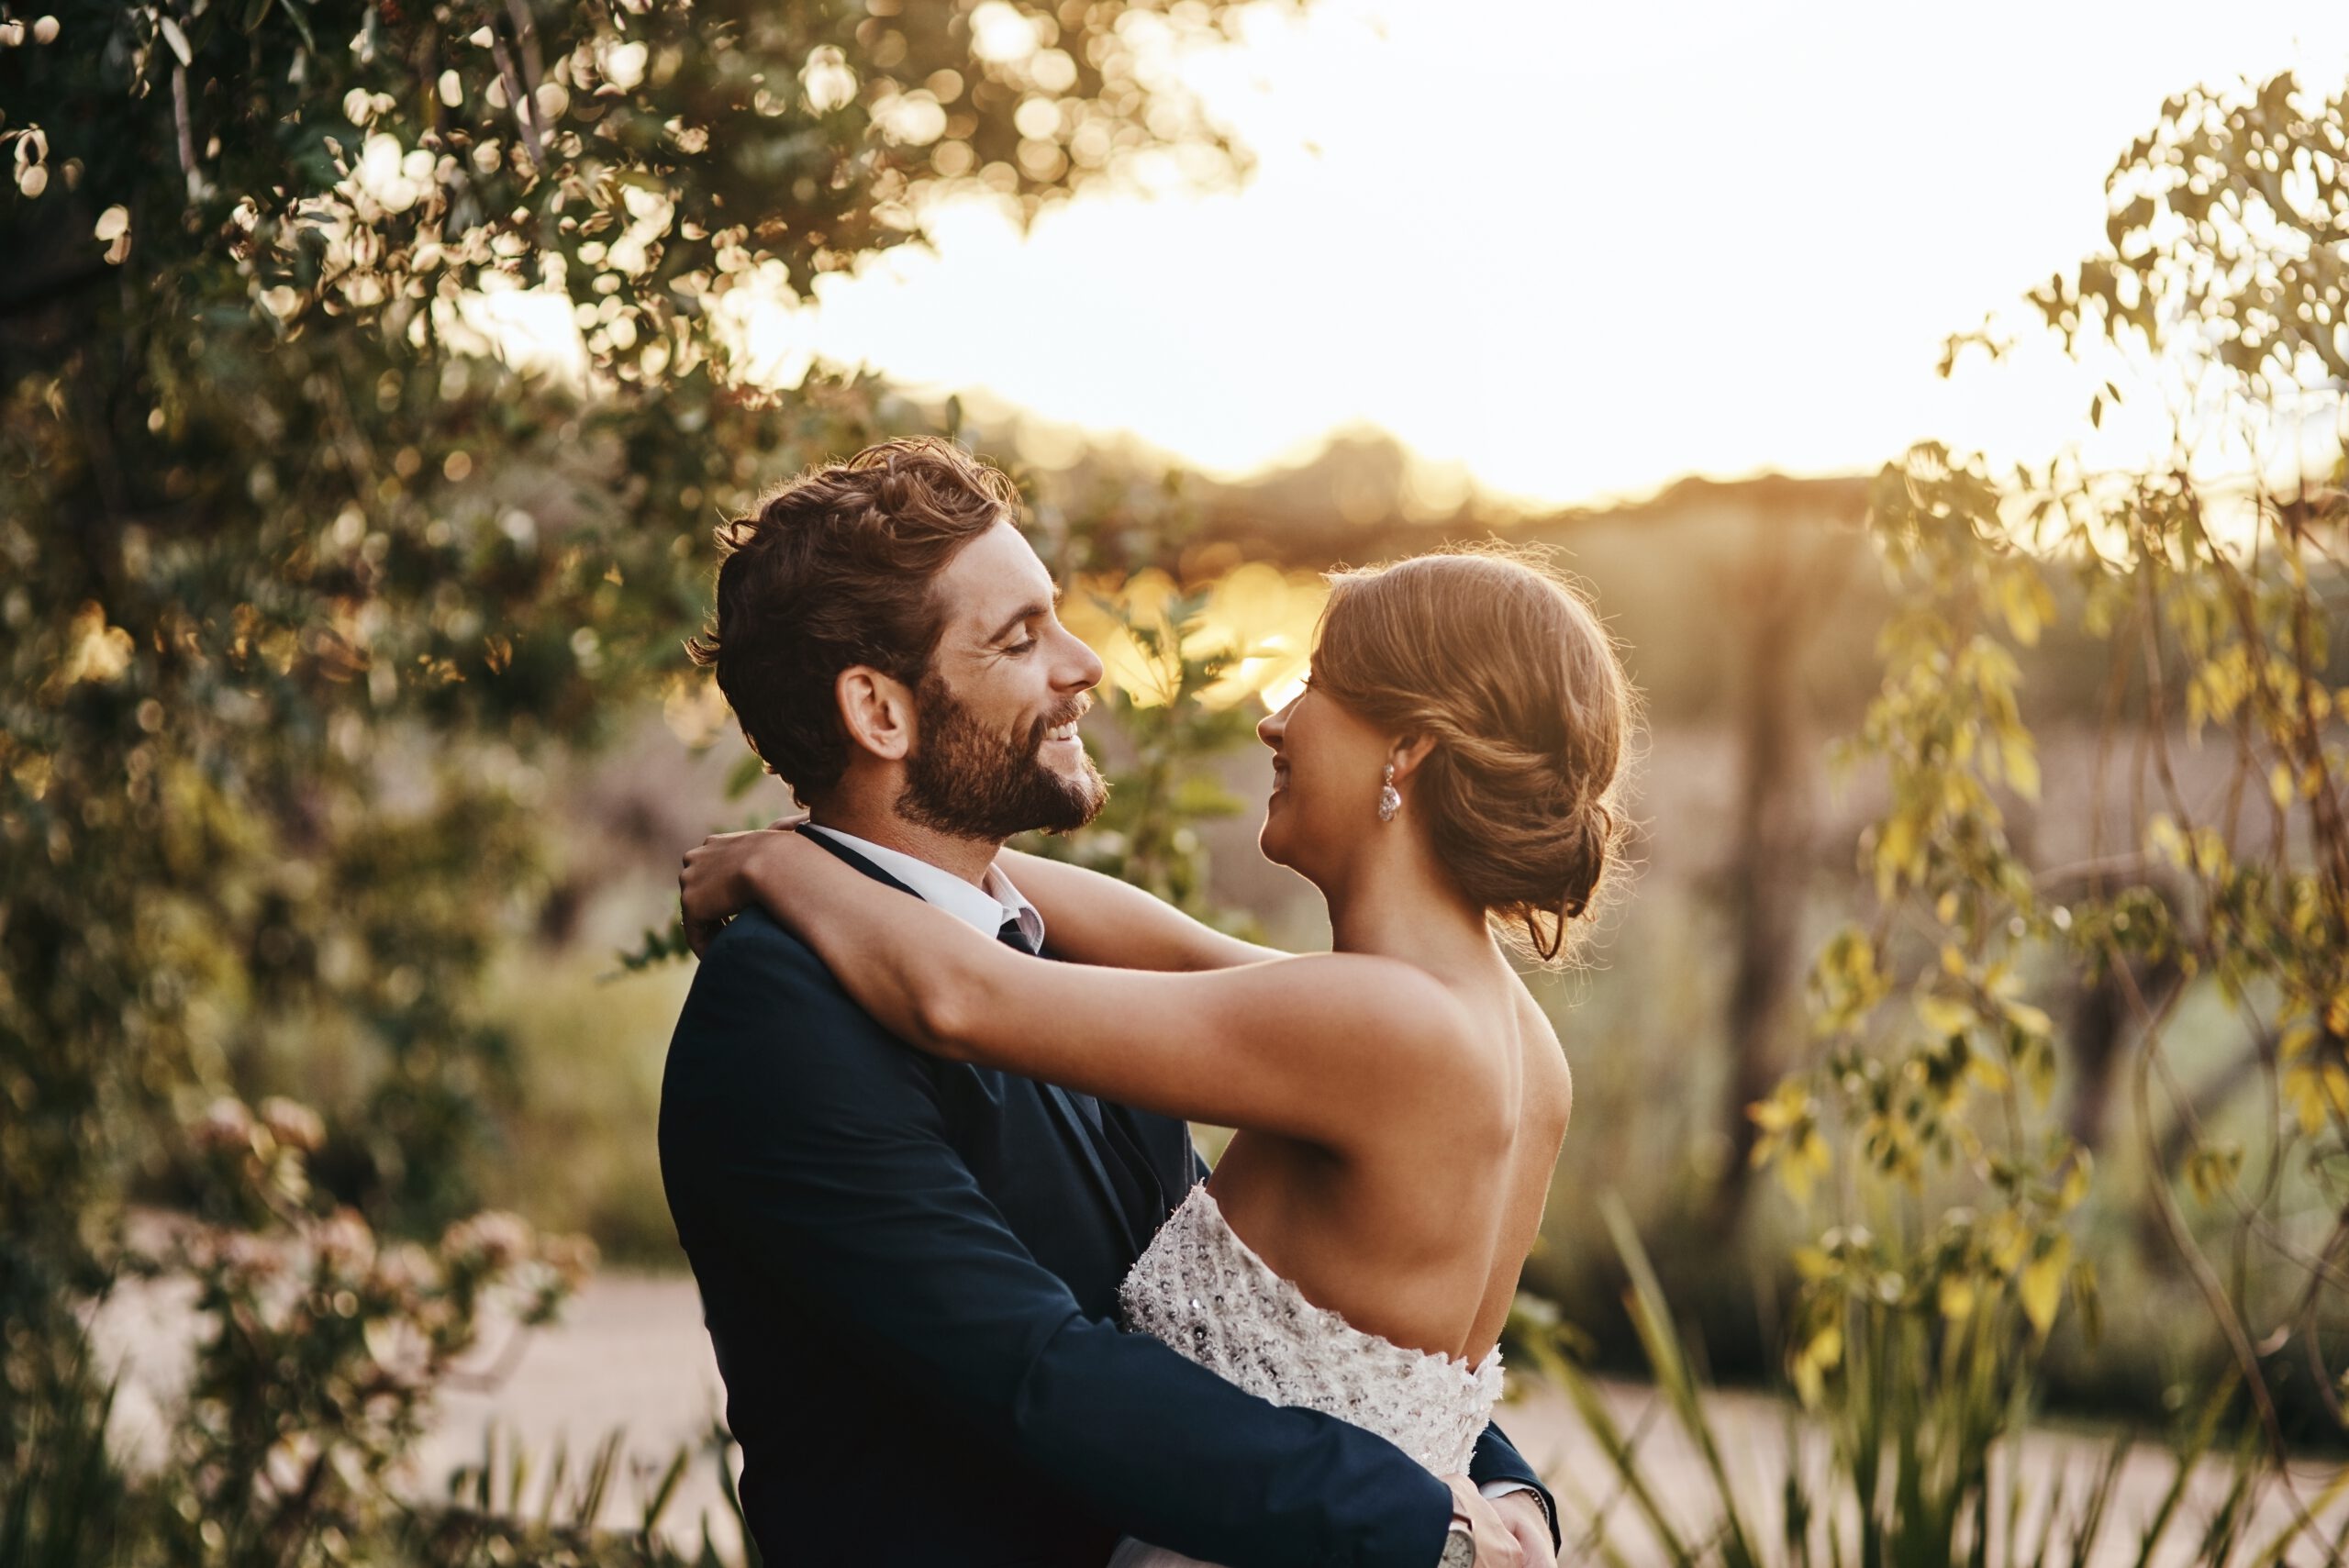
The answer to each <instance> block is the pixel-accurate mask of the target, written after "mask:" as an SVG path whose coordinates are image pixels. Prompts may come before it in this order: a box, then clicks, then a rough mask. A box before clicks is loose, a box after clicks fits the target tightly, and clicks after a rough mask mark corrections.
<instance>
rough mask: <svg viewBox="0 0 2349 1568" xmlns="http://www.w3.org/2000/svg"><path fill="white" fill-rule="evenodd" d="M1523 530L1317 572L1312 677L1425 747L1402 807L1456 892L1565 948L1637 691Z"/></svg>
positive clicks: (1552, 951)
mask: <svg viewBox="0 0 2349 1568" xmlns="http://www.w3.org/2000/svg"><path fill="white" fill-rule="evenodd" d="M1549 556H1550V552H1549V551H1548V550H1542V549H1538V548H1534V547H1527V546H1515V547H1512V546H1506V545H1499V544H1475V545H1458V546H1451V547H1447V548H1445V549H1443V550H1438V551H1436V552H1434V553H1431V554H1427V555H1415V556H1410V557H1408V558H1406V559H1404V560H1401V561H1396V562H1388V563H1386V565H1383V566H1370V567H1362V568H1354V569H1347V570H1341V571H1336V572H1330V573H1325V574H1324V575H1325V576H1326V577H1327V578H1328V580H1329V583H1330V602H1329V604H1328V606H1326V607H1325V608H1324V609H1323V611H1322V616H1321V625H1320V629H1319V638H1318V640H1317V643H1316V646H1315V649H1314V653H1313V684H1314V688H1315V689H1316V690H1317V691H1319V692H1322V693H1325V694H1327V695H1330V696H1331V697H1334V698H1335V699H1336V700H1337V701H1339V702H1340V703H1341V704H1343V705H1344V706H1346V707H1347V708H1348V709H1349V710H1351V711H1352V712H1353V713H1355V714H1356V715H1358V716H1360V717H1363V718H1365V719H1367V720H1369V721H1370V722H1371V723H1373V724H1375V725H1378V726H1379V727H1380V728H1387V729H1393V730H1395V731H1397V733H1400V734H1404V735H1425V736H1428V737H1430V738H1431V739H1432V740H1434V742H1435V745H1434V748H1433V749H1432V750H1431V751H1430V752H1429V753H1428V755H1427V757H1426V759H1425V760H1424V761H1423V762H1420V764H1419V768H1418V770H1417V771H1416V773H1414V774H1413V776H1412V780H1411V786H1410V789H1411V793H1410V800H1411V805H1410V809H1411V810H1412V811H1413V812H1414V813H1416V814H1418V815H1419V816H1421V817H1424V818H1425V819H1426V820H1427V822H1428V824H1429V826H1430V828H1431V831H1432V833H1433V835H1434V842H1435V850H1436V853H1437V855H1438V856H1439V858H1440V859H1441V860H1442V862H1443V864H1444V866H1445V867H1446V868H1447V869H1448V870H1449V871H1450V873H1452V875H1453V878H1454V880H1455V881H1456V882H1457V883H1458V884H1459V886H1460V888H1461V890H1462V891H1463V892H1464V894H1466V895H1468V896H1469V897H1470V898H1472V899H1474V900H1475V901H1476V902H1477V903H1478V904H1480V905H1482V906H1484V908H1485V910H1486V914H1487V915H1488V916H1489V917H1491V918H1492V919H1493V920H1494V921H1495V922H1496V923H1497V925H1499V926H1501V927H1502V928H1503V929H1505V930H1506V932H1507V934H1508V936H1509V938H1510V939H1511V940H1513V941H1515V942H1516V944H1517V945H1518V946H1520V948H1521V949H1523V950H1524V951H1527V952H1529V953H1530V954H1531V956H1532V957H1534V958H1535V959H1538V960H1539V961H1540V962H1542V963H1543V964H1545V965H1549V966H1553V967H1556V966H1559V965H1561V964H1563V963H1564V961H1565V957H1566V955H1567V953H1568V928H1569V927H1570V926H1572V925H1573V924H1574V922H1575V920H1576V919H1577V918H1578V917H1583V916H1585V915H1586V914H1588V913H1589V912H1590V911H1591V910H1592V909H1593V907H1594V906H1595V905H1596V904H1597V903H1598V901H1599V899H1600V896H1601V895H1602V892H1603V891H1604V890H1605V889H1607V888H1608V887H1610V886H1611V885H1612V884H1614V883H1615V882H1616V881H1617V880H1619V879H1618V878H1617V877H1615V876H1614V875H1611V874H1610V873H1611V871H1612V870H1613V869H1614V868H1618V867H1620V865H1621V863H1622V861H1621V851H1622V847H1623V841H1624V839H1625V837H1626V836H1627V834H1628V832H1629V830H1630V828H1631V820H1630V817H1628V816H1627V815H1626V813H1625V810H1624V808H1623V805H1622V792H1623V788H1624V785H1625V784H1626V783H1627V779H1626V776H1625V775H1626V772H1627V770H1626V769H1625V767H1624V762H1625V759H1626V755H1627V753H1628V752H1629V751H1630V748H1631V739H1632V735H1633V730H1634V724H1635V721H1636V718H1637V708H1638V700H1639V699H1638V694H1637V692H1636V691H1635V690H1634V689H1633V687H1632V685H1631V680H1630V678H1629V677H1628V676H1627V675H1626V674H1625V673H1624V670H1623V664H1622V661H1621V659H1620V656H1619V655H1618V653H1617V651H1616V646H1615V641H1614V639H1613V637H1612V636H1611V635H1610V634H1609V632H1608V630H1607V628H1605V626H1603V625H1602V624H1601V623H1600V621H1599V618H1598V611H1597V609H1596V608H1595V607H1594V606H1593V605H1592V603H1591V601H1590V598H1589V596H1588V595H1586V593H1585V592H1583V591H1582V590H1581V589H1580V588H1579V587H1577V586H1576V585H1575V584H1574V583H1573V582H1571V581H1570V580H1569V579H1568V578H1567V577H1566V576H1565V575H1564V573H1560V572H1559V571H1558V570H1557V569H1556V568H1555V567H1554V566H1553V565H1552V564H1551V562H1550V559H1549Z"/></svg>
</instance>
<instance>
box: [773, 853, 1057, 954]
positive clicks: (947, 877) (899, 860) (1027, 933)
mask: <svg viewBox="0 0 2349 1568" xmlns="http://www.w3.org/2000/svg"><path fill="white" fill-rule="evenodd" d="M802 831H812V832H817V833H821V834H823V835H824V836H825V837H826V838H828V839H830V840H832V841H833V842H834V843H838V844H845V845H847V846H848V847H849V848H850V849H852V850H854V851H856V852H857V853H858V854H860V855H863V857H864V858H865V859H866V860H869V861H871V862H873V863H874V865H877V866H879V867H880V868H881V869H882V870H883V871H885V872H887V873H889V874H890V875H891V876H894V877H896V879H897V880H898V881H899V882H902V883H904V884H906V885H907V887H910V888H912V889H913V890H914V892H915V893H916V894H918V895H920V898H921V900H922V902H923V903H925V904H935V905H937V906H939V907H940V908H941V909H943V910H945V911H946V912H947V913H948V914H949V915H952V916H953V917H955V918H956V919H958V920H961V921H963V923H964V924H965V925H968V926H971V927H974V928H975V929H979V930H982V931H985V933H986V934H987V935H988V936H991V937H992V936H995V935H996V934H997V933H999V932H1000V931H1001V930H1002V929H1003V923H1004V922H1005V921H1006V920H1017V921H1019V934H1020V935H1021V936H1024V937H1026V938H1027V939H1028V941H1029V945H1030V946H1031V947H1033V948H1035V949H1036V950H1037V951H1040V952H1041V951H1043V946H1044V917H1043V916H1041V915H1040V914H1038V913H1037V912H1036V906H1034V905H1033V904H1030V903H1029V902H1028V900H1027V898H1026V897H1025V896H1024V895H1022V894H1021V893H1020V891H1019V889H1018V888H1016V887H1014V886H1012V885H1011V879H1010V878H1009V877H1008V876H1006V875H1004V874H1003V868H1002V867H1000V866H998V865H996V863H995V862H992V861H990V862H987V874H986V882H985V886H977V885H974V884H971V883H967V882H965V881H963V879H962V878H961V877H959V876H956V875H955V874H954V873H952V872H951V871H941V870H940V869H939V868H938V867H936V866H934V865H932V864H930V862H928V861H925V860H918V859H917V858H915V857H914V856H912V855H909V854H907V853H906V852H905V851H903V850H893V849H891V848H889V847H888V846H887V845H886V844H876V843H874V842H873V840H870V839H860V838H858V837H857V836H856V835H855V834H853V833H843V832H841V830H840V829H839V828H826V827H822V826H820V825H819V824H817V823H814V822H809V823H807V824H805V825H804V827H803V828H802Z"/></svg>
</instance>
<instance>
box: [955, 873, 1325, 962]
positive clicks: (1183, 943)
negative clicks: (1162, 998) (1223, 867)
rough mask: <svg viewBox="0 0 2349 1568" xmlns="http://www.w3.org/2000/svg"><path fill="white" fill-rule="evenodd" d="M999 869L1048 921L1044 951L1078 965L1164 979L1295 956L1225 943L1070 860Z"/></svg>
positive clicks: (1158, 902)
mask: <svg viewBox="0 0 2349 1568" xmlns="http://www.w3.org/2000/svg"><path fill="white" fill-rule="evenodd" d="M996 865H998V866H1000V867H1002V868H1003V873H1004V874H1005V875H1006V876H1008V877H1009V878H1010V879H1011V881H1012V884H1013V885H1014V886H1016V887H1018V888H1019V891H1020V892H1021V893H1023V894H1025V895H1027V898H1028V901H1029V902H1030V904H1033V905H1034V906H1036V912H1037V913H1038V914H1040V915H1041V916H1043V917H1044V945H1045V946H1046V947H1048V948H1050V949H1052V953H1053V955H1054V956H1055V957H1058V958H1064V959H1067V960H1069V961H1070V962H1073V963H1094V964H1108V965H1109V966H1111V967H1113V968H1118V969H1151V970H1158V971H1161V972H1165V971H1173V970H1199V969H1230V968H1231V967H1232V966H1233V965H1235V964H1241V963H1262V962H1264V961H1265V960H1266V959H1274V958H1286V957H1288V956H1289V955H1288V954H1286V953H1285V952H1283V951H1280V950H1279V949H1278V948H1268V947H1259V946H1257V945H1256V944H1255V943H1254V942H1243V941H1241V940H1240V939H1239V938H1238V937H1230V936H1226V935H1225V934H1224V933H1223V932H1221V931H1219V930H1217V929H1215V928H1213V927H1212V926H1206V925H1202V924H1200V923H1199V922H1198V921H1197V920H1194V919H1193V918H1191V917H1189V916H1188V915H1186V914H1184V913H1183V911H1181V910H1180V909H1177V908H1175V906H1173V905H1171V904H1169V903H1167V902H1166V901H1165V900H1163V899H1161V898H1153V897H1152V896H1151V895H1149V894H1147V893H1144V892H1143V891H1142V890H1141V888H1139V887H1135V886H1133V885H1131V884H1128V883H1123V882H1119V880H1118V879H1117V878H1116V877H1114V876H1104V875H1102V874H1101V873H1099V872H1097V871H1087V870H1085V868H1084V867H1083V866H1077V865H1070V864H1069V863H1068V862H1065V861H1048V860H1046V859H1044V857H1042V856H1041V855H1030V854H1023V853H1021V852H1020V851H1018V850H1006V851H1003V852H1002V853H1000V854H998V855H997V856H996Z"/></svg>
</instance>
